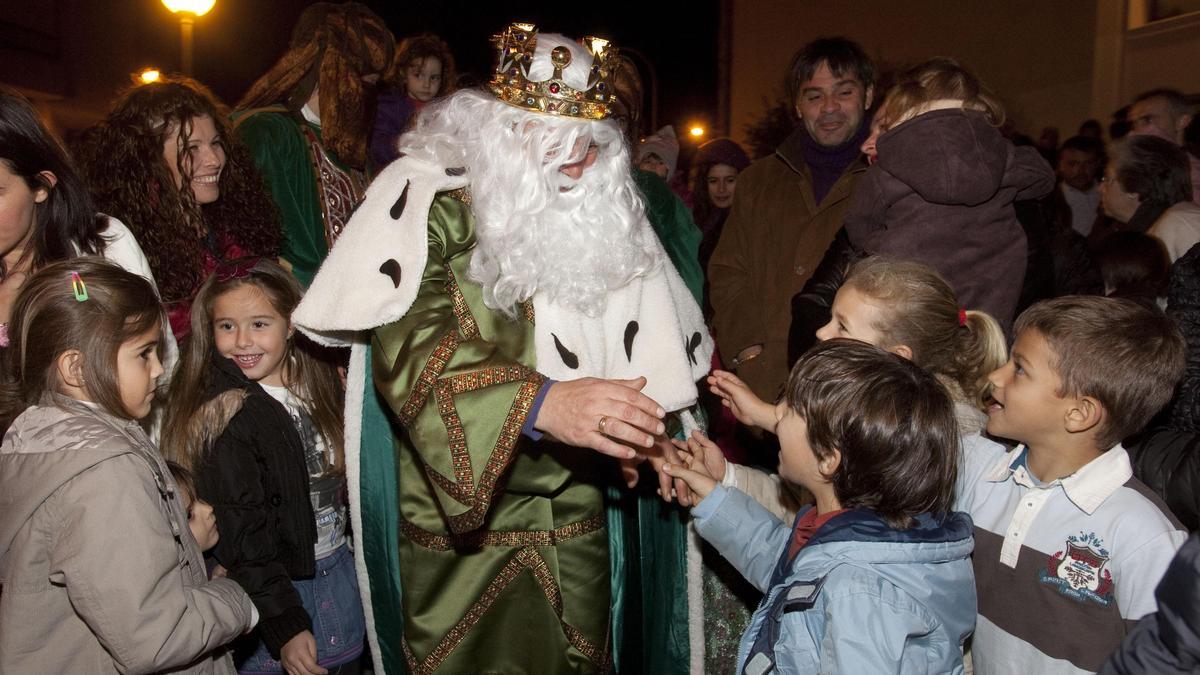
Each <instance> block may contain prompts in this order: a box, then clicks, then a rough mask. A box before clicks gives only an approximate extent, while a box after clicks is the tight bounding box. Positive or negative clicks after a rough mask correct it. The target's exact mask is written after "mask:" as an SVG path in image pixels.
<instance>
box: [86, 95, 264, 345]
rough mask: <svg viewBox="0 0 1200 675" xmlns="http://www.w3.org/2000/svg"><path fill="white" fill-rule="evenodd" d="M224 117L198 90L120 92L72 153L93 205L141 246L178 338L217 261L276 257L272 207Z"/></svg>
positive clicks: (222, 110) (212, 100) (185, 330)
mask: <svg viewBox="0 0 1200 675" xmlns="http://www.w3.org/2000/svg"><path fill="white" fill-rule="evenodd" d="M226 112H227V111H226V110H225V108H224V106H222V105H221V104H220V103H218V102H217V100H216V99H215V98H214V97H213V95H212V93H211V92H209V91H208V89H207V88H205V87H204V86H203V85H201V84H200V83H198V82H195V81H193V80H189V79H186V78H178V77H176V78H163V79H160V80H159V81H157V82H154V83H151V84H145V85H139V86H135V87H133V88H131V89H130V90H128V91H126V92H125V94H124V95H122V96H121V98H120V99H118V101H117V103H116V105H115V106H114V107H113V109H112V111H111V112H110V113H109V114H108V117H107V118H105V120H104V121H102V122H101V123H100V124H98V125H96V126H95V127H92V128H91V129H89V130H88V131H87V132H85V133H84V136H83V139H82V140H81V142H80V145H79V148H78V157H79V161H80V165H81V167H82V169H83V172H84V174H85V176H86V178H87V181H88V185H89V187H90V189H91V192H92V196H93V198H94V199H95V201H96V203H97V205H98V206H99V207H100V208H101V210H103V211H105V212H106V213H109V214H112V215H114V216H116V217H118V218H120V219H121V220H122V221H124V222H126V223H128V225H129V228H130V230H132V231H133V233H134V234H135V235H136V237H137V239H138V241H139V242H140V243H141V245H142V246H143V248H144V250H145V252H146V257H147V258H148V259H149V261H150V267H151V269H152V270H153V272H154V276H155V278H156V279H157V280H158V283H159V288H160V290H161V291H162V296H163V301H164V302H165V303H166V305H167V311H168V314H169V316H170V318H171V327H172V329H173V330H174V331H175V334H176V335H177V336H178V337H180V338H181V339H182V338H183V337H184V336H186V335H187V333H188V330H189V325H188V315H189V310H190V306H191V301H192V298H193V297H194V296H195V294H196V289H198V288H199V287H200V284H201V282H203V281H204V278H205V276H207V275H208V274H209V273H210V272H211V271H212V270H213V269H214V268H215V267H216V266H217V265H218V264H219V263H220V262H222V261H224V260H229V259H233V258H238V257H241V256H244V255H262V256H269V257H274V256H275V255H276V254H277V253H278V250H279V242H280V236H281V235H280V230H279V220H278V215H277V213H276V210H275V207H274V204H273V202H272V201H271V199H270V197H269V196H268V194H267V192H266V189H265V187H264V185H263V181H262V178H261V177H260V176H259V174H258V172H257V170H256V169H255V167H254V164H253V162H252V161H251V159H250V157H249V154H248V153H247V151H246V149H245V148H244V147H242V146H241V144H240V143H238V141H237V139H236V138H235V137H234V136H233V135H232V134H231V133H230V129H229V126H228V123H227V122H226V121H225V120H226Z"/></svg>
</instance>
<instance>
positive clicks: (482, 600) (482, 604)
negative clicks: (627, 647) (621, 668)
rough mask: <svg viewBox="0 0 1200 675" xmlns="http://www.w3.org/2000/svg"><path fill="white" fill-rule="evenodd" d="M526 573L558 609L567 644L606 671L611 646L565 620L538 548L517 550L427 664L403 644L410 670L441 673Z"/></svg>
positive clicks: (417, 674) (416, 674) (555, 586)
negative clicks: (598, 642) (506, 591)
mask: <svg viewBox="0 0 1200 675" xmlns="http://www.w3.org/2000/svg"><path fill="white" fill-rule="evenodd" d="M525 570H529V571H530V572H532V573H533V577H534V579H536V580H537V582H538V585H539V586H541V588H542V592H543V593H544V594H545V595H546V600H547V601H548V602H549V603H550V606H551V607H553V608H554V612H555V614H557V615H558V620H559V623H560V624H561V626H562V629H563V635H565V636H566V638H567V641H568V642H570V643H571V645H572V646H573V647H575V648H576V649H578V650H579V651H580V652H581V653H582V654H583V655H584V656H586V657H587V658H588V659H590V660H591V661H593V662H594V663H596V665H597V666H598V667H600V669H601V670H606V669H607V664H608V647H607V644H606V645H605V647H604V648H603V649H600V648H597V647H596V645H594V644H592V643H591V641H589V640H588V639H587V638H586V637H584V636H583V633H582V632H580V631H579V630H578V629H577V628H575V627H574V626H570V625H568V624H567V623H566V622H565V621H563V618H562V613H563V603H562V593H561V592H560V590H559V587H558V582H556V581H555V579H554V573H553V572H551V571H550V566H549V565H547V564H546V559H545V558H543V557H542V555H541V554H540V553H538V552H537V549H535V548H529V547H526V548H522V549H521V550H519V551H517V554H516V555H515V556H513V557H512V558H511V559H509V561H508V562H507V563H505V564H504V567H502V568H500V571H499V572H498V573H497V574H496V577H495V578H494V579H492V581H491V583H489V584H488V587H487V588H485V589H484V591H483V593H482V594H481V595H480V596H479V599H478V600H476V601H475V603H474V604H472V605H471V607H470V608H469V609H467V613H466V614H464V615H463V617H462V618H461V619H459V620H458V623H456V624H454V627H453V628H451V629H450V630H449V632H447V633H446V634H445V635H444V636H443V637H442V640H441V642H439V643H438V644H437V646H436V647H434V648H433V651H431V652H429V656H426V657H425V659H424V660H423V661H417V659H416V657H415V655H414V654H413V653H412V649H411V647H410V646H409V645H408V640H403V641H402V645H403V649H404V658H405V660H407V661H408V669H409V671H410V672H412V673H413V675H424V674H425V673H432V672H433V671H435V670H437V669H438V667H439V666H441V665H442V663H443V662H445V660H446V659H447V658H448V657H449V656H450V654H451V653H453V652H454V650H455V649H456V648H457V647H458V646H459V644H461V643H462V641H463V639H465V638H466V636H467V633H469V632H471V629H472V628H474V627H475V624H477V623H479V620H480V619H481V618H483V615H484V614H486V613H487V611H488V610H489V609H491V607H492V605H494V604H495V603H496V599H497V598H498V597H500V594H501V593H502V592H503V591H504V589H505V588H507V587H508V585H509V584H511V583H512V582H513V580H514V579H516V578H517V575H518V574H520V573H521V572H523V571H525Z"/></svg>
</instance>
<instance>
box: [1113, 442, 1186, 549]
mask: <svg viewBox="0 0 1200 675" xmlns="http://www.w3.org/2000/svg"><path fill="white" fill-rule="evenodd" d="M1124 445H1125V451H1126V452H1128V453H1129V461H1130V462H1131V463H1132V464H1133V475H1134V476H1136V477H1137V479H1138V480H1140V481H1142V482H1143V483H1145V484H1146V487H1148V488H1150V489H1151V490H1153V491H1154V493H1155V494H1157V495H1158V496H1160V497H1162V500H1163V501H1164V502H1166V503H1167V506H1168V507H1169V508H1170V509H1171V512H1172V513H1174V514H1175V517H1176V518H1178V519H1179V522H1180V523H1182V524H1183V526H1184V527H1186V528H1187V529H1188V531H1189V532H1195V531H1196V530H1197V529H1200V435H1198V434H1195V433H1192V432H1190V431H1176V430H1173V429H1159V430H1157V431H1152V432H1149V433H1147V434H1145V435H1144V436H1143V437H1141V438H1139V439H1137V440H1135V441H1127V442H1126V443H1125V444H1124Z"/></svg>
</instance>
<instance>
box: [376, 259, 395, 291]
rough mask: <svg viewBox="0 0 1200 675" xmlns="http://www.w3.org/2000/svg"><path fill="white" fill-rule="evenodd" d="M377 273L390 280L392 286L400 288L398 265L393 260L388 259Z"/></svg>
mask: <svg viewBox="0 0 1200 675" xmlns="http://www.w3.org/2000/svg"><path fill="white" fill-rule="evenodd" d="M379 273H380V274H384V275H387V276H389V277H391V278H392V285H394V286H395V287H396V288H400V263H398V262H396V259H395V258H388V259H387V260H386V261H385V262H384V263H383V264H382V265H380V266H379Z"/></svg>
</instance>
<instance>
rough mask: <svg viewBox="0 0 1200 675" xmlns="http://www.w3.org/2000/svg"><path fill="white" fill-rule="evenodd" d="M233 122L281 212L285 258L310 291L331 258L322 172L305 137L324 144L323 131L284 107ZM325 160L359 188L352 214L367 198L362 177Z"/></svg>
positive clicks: (236, 116) (353, 198)
mask: <svg viewBox="0 0 1200 675" xmlns="http://www.w3.org/2000/svg"><path fill="white" fill-rule="evenodd" d="M232 119H233V122H234V129H235V132H236V133H237V135H238V137H239V138H240V139H241V141H242V142H243V143H245V144H246V147H247V148H249V149H250V154H251V156H252V157H253V158H254V164H255V166H256V167H257V168H258V171H259V173H261V174H262V176H263V179H264V180H265V181H266V184H267V189H268V190H269V191H270V193H271V197H272V198H273V199H274V201H275V205H276V207H278V209H279V218H280V223H281V225H282V228H283V242H282V244H281V246H280V250H279V257H280V258H282V259H283V260H285V261H287V263H288V265H290V271H291V272H292V274H293V275H294V276H295V277H296V279H297V280H298V281H299V282H300V284H301V285H303V286H304V287H305V288H307V287H308V285H309V283H310V282H312V278H313V275H315V274H316V273H317V268H318V267H320V266H321V263H322V262H323V261H324V260H325V256H326V255H327V254H328V253H329V246H330V240H331V239H332V237H331V235H330V232H329V228H328V224H327V222H326V221H327V216H326V214H325V209H324V208H323V207H322V191H321V190H322V186H321V185H320V184H319V183H318V173H319V171H320V169H319V168H317V167H315V166H314V161H313V156H312V152H311V151H310V148H309V143H308V140H307V139H306V138H305V136H304V130H307V131H309V132H311V133H312V134H313V135H314V136H315V137H316V138H317V139H318V141H319V140H320V138H321V127H319V126H317V125H315V124H311V123H309V122H307V121H306V120H304V119H303V118H301V117H299V116H298V115H296V114H294V113H290V112H287V111H286V110H284V109H283V108H279V107H271V108H263V109H257V110H240V111H237V112H236V113H234V115H233V117H232ZM325 156H326V157H327V158H328V160H329V161H330V162H332V163H333V166H334V167H336V169H337V170H338V171H340V172H342V173H343V174H344V176H345V177H347V178H348V179H349V183H353V186H352V188H351V189H350V191H351V192H354V193H356V194H352V195H347V197H348V198H349V199H350V200H351V201H352V202H353V203H352V204H347V205H346V206H345V207H343V211H345V212H347V213H348V212H349V210H351V209H353V207H354V206H355V205H356V204H357V203H358V202H359V201H361V199H362V193H363V185H362V181H361V176H359V175H357V174H356V172H355V171H354V170H353V169H351V168H349V167H347V166H346V165H344V164H342V163H341V162H340V161H338V159H337V158H336V157H334V156H333V155H332V153H325ZM335 173H336V172H335ZM335 199H336V198H335Z"/></svg>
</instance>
